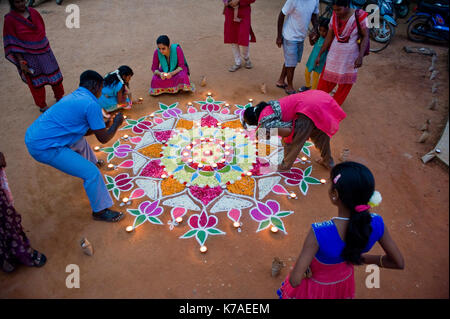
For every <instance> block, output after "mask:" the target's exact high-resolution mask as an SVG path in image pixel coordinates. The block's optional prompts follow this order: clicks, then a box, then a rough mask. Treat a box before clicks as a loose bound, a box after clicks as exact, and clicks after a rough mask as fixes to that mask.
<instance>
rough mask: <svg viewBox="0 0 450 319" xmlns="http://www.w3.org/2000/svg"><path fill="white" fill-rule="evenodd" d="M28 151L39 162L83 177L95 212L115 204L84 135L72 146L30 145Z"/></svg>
mask: <svg viewBox="0 0 450 319" xmlns="http://www.w3.org/2000/svg"><path fill="white" fill-rule="evenodd" d="M27 147H28V145H27ZM28 152H29V153H30V155H31V156H32V157H33V158H34V159H35V160H36V161H38V162H41V163H44V164H47V165H50V166H53V167H54V168H56V169H59V170H60V171H62V172H64V173H66V174H69V175H72V176H75V177H79V178H81V179H83V182H84V183H83V185H84V189H85V191H86V194H87V195H88V197H89V202H90V203H91V207H92V211H93V212H99V211H101V210H103V209H105V208H109V207H111V206H113V204H114V203H113V200H112V198H111V195H110V194H109V192H108V190H107V189H106V185H105V182H104V181H103V176H102V174H101V173H100V171H99V169H98V167H97V166H96V163H97V157H96V156H95V154H94V152H93V151H92V149H91V147H90V146H89V144H88V142H87V141H86V139H85V138H84V137H83V138H81V139H80V140H79V141H78V142H76V143H75V144H73V145H72V146H71V147H70V148H69V147H59V148H51V149H47V150H35V149H32V148H30V147H28Z"/></svg>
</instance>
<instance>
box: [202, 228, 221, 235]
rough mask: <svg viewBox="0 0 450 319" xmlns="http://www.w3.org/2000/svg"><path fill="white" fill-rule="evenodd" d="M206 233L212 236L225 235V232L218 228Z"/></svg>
mask: <svg viewBox="0 0 450 319" xmlns="http://www.w3.org/2000/svg"><path fill="white" fill-rule="evenodd" d="M206 231H207V232H208V233H210V234H211V235H225V233H224V232H223V231H221V230H220V229H217V228H208V229H207V230H206Z"/></svg>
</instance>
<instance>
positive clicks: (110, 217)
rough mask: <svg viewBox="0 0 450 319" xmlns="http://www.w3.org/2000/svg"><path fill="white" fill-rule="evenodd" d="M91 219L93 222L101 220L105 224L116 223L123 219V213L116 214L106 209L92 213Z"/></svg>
mask: <svg viewBox="0 0 450 319" xmlns="http://www.w3.org/2000/svg"><path fill="white" fill-rule="evenodd" d="M92 217H93V218H94V219H95V220H101V221H105V222H118V221H119V220H121V219H122V218H123V213H121V212H116V211H113V210H110V209H109V208H106V209H104V210H102V211H100V212H98V213H94V212H93V213H92Z"/></svg>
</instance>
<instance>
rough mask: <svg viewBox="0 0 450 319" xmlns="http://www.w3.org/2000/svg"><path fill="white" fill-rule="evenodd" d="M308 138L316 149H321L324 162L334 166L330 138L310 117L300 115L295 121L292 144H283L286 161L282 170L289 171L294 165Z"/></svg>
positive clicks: (281, 166) (282, 165)
mask: <svg viewBox="0 0 450 319" xmlns="http://www.w3.org/2000/svg"><path fill="white" fill-rule="evenodd" d="M308 138H310V139H311V140H312V142H313V143H314V145H315V146H316V148H317V149H319V151H320V155H321V156H322V160H323V162H324V163H326V164H328V165H333V163H334V161H333V158H332V157H331V148H330V137H329V136H328V135H327V134H325V133H324V132H323V131H321V130H319V129H318V128H317V127H316V126H315V125H314V122H313V121H312V120H311V119H310V118H309V117H307V116H306V115H303V114H300V115H299V118H298V119H297V120H296V121H295V127H294V137H293V140H292V143H290V144H287V143H284V142H283V146H284V159H283V162H282V163H281V165H280V169H281V170H288V169H290V168H291V167H292V165H294V162H295V160H296V159H297V156H298V154H300V152H301V151H302V148H303V145H304V144H305V142H306V140H307V139H308Z"/></svg>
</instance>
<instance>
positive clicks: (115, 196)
mask: <svg viewBox="0 0 450 319" xmlns="http://www.w3.org/2000/svg"><path fill="white" fill-rule="evenodd" d="M113 194H114V198H115V199H117V200H119V195H120V190H119V189H118V188H114V190H113Z"/></svg>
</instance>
